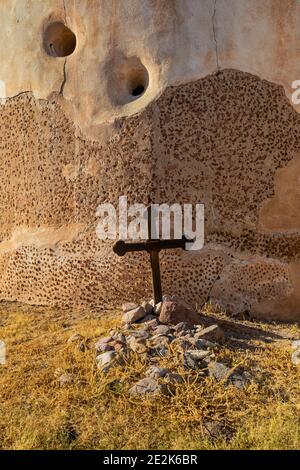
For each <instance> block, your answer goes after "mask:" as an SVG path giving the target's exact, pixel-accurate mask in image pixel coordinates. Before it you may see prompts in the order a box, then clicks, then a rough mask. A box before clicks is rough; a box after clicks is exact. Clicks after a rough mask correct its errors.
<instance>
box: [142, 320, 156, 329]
mask: <svg viewBox="0 0 300 470" xmlns="http://www.w3.org/2000/svg"><path fill="white" fill-rule="evenodd" d="M145 318H146V317H145ZM142 321H143V320H142ZM158 324H159V323H158V320H157V319H156V318H153V319H152V320H147V321H146V322H145V323H144V324H143V327H144V328H145V330H147V331H149V330H154V329H155V328H156V327H157V326H158Z"/></svg>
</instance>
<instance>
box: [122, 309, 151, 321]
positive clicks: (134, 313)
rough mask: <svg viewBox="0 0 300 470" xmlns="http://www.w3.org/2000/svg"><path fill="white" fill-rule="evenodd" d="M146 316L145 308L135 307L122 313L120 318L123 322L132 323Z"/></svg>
mask: <svg viewBox="0 0 300 470" xmlns="http://www.w3.org/2000/svg"><path fill="white" fill-rule="evenodd" d="M145 316H146V312H145V309H144V308H143V307H137V308H135V309H133V310H130V311H128V312H127V313H124V315H123V317H122V320H123V323H134V322H136V321H138V320H141V319H142V318H144V317H145Z"/></svg>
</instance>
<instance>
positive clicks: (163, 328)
mask: <svg viewBox="0 0 300 470" xmlns="http://www.w3.org/2000/svg"><path fill="white" fill-rule="evenodd" d="M154 333H155V334H156V335H168V334H169V333H170V328H169V327H168V326H167V325H159V326H158V327H157V328H155V330H154Z"/></svg>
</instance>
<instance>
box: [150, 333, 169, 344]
mask: <svg viewBox="0 0 300 470" xmlns="http://www.w3.org/2000/svg"><path fill="white" fill-rule="evenodd" d="M170 342H171V337H169V336H165V335H155V336H152V338H151V343H152V345H153V346H155V347H167V346H168V345H169V343H170Z"/></svg>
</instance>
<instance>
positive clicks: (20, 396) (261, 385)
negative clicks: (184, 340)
mask: <svg viewBox="0 0 300 470" xmlns="http://www.w3.org/2000/svg"><path fill="white" fill-rule="evenodd" d="M205 313H206V315H212V313H211V312H210V310H209V309H207V310H206V312H205ZM218 318H219V320H221V321H224V322H225V324H224V326H225V327H226V329H227V331H229V332H231V333H232V335H231V333H230V335H231V336H232V341H229V343H228V344H226V346H225V347H223V348H222V349H221V351H220V352H219V353H218V359H220V360H224V361H226V362H230V363H231V364H232V366H235V365H243V366H244V367H245V368H246V369H247V370H249V371H251V372H252V373H253V375H254V377H255V381H254V383H252V384H250V385H249V386H248V387H247V388H246V389H244V390H238V389H236V388H235V387H233V386H228V387H225V386H224V384H222V383H216V382H214V381H213V380H212V379H211V378H206V379H204V380H201V381H197V380H195V381H194V382H192V383H189V382H188V381H185V382H184V383H183V384H180V385H178V386H177V388H176V390H175V391H174V394H173V395H172V396H170V397H160V398H155V399H153V398H152V399H147V400H145V399H138V398H131V397H129V396H128V394H127V390H128V388H129V387H130V386H131V385H132V384H133V383H134V382H135V381H136V380H137V379H139V378H141V377H142V376H143V373H144V371H145V364H143V362H142V361H141V360H139V358H138V357H134V358H133V359H132V360H131V362H130V363H128V364H126V365H125V366H123V367H121V366H119V367H118V368H116V369H114V370H112V371H111V372H109V373H108V374H107V375H103V374H102V373H101V372H99V371H98V370H97V368H96V366H95V351H94V350H93V349H91V350H88V351H86V352H84V353H83V352H80V351H78V350H76V347H75V345H74V344H68V343H67V339H68V338H69V337H70V336H71V335H72V334H73V333H75V332H79V333H81V334H82V335H83V336H85V337H91V338H94V337H96V336H98V335H102V334H106V333H107V331H108V329H110V328H111V327H116V326H117V325H118V323H119V315H118V313H117V312H106V313H104V312H102V313H97V312H87V311H85V312H76V311H70V310H62V309H49V308H48V309H47V308H42V307H26V306H21V305H17V304H2V305H1V307H0V339H2V340H4V341H5V342H6V346H7V365H6V366H0V394H1V401H0V448H2V449H298V448H299V447H300V433H299V423H300V380H299V378H300V376H299V371H300V369H298V368H296V367H295V366H293V365H292V364H291V359H290V353H291V351H290V338H295V337H298V335H299V337H300V333H299V329H298V327H297V326H295V325H289V326H284V327H283V326H282V325H276V324H264V323H257V322H256V323H250V322H247V321H244V322H242V321H240V322H231V321H230V320H225V317H224V316H223V315H219V316H218ZM174 367H176V368H177V370H179V371H180V372H181V373H183V374H184V371H183V369H182V368H181V366H180V364H177V365H176V366H175V365H174ZM57 368H61V369H62V370H68V371H72V372H74V375H75V377H76V381H75V382H74V383H73V384H70V385H68V386H66V387H63V388H62V387H60V386H59V384H58V381H57V379H56V378H55V371H56V369H57ZM195 379H196V378H195ZM207 421H213V422H215V423H219V424H220V425H222V426H223V427H224V429H226V430H227V432H226V433H223V434H222V433H221V434H220V435H219V436H217V437H216V438H211V437H209V436H207V434H206V433H205V432H204V431H203V430H204V424H205V423H207ZM226 435H227V438H226Z"/></svg>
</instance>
